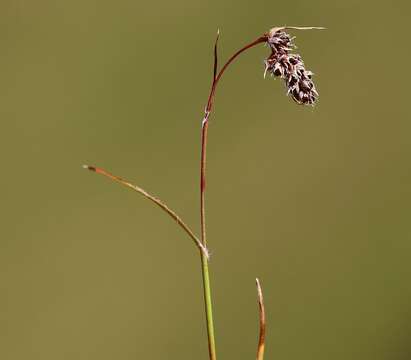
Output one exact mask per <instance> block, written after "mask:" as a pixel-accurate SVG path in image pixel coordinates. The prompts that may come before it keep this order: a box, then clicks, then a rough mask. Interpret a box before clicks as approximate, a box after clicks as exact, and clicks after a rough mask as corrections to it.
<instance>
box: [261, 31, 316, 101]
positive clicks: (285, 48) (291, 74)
mask: <svg viewBox="0 0 411 360" xmlns="http://www.w3.org/2000/svg"><path fill="white" fill-rule="evenodd" d="M293 39H294V38H292V37H291V36H290V35H289V34H288V33H286V32H285V31H284V28H273V29H271V30H270V32H269V33H268V36H267V44H268V46H269V47H270V49H271V54H270V56H269V57H268V58H267V60H266V61H265V73H264V75H265V74H266V73H267V72H269V73H271V74H272V75H273V76H275V77H280V78H281V79H284V82H285V85H286V87H287V95H290V96H291V97H292V98H293V100H294V101H295V102H297V103H298V104H302V105H314V103H315V101H316V100H317V98H318V92H317V90H316V89H315V86H314V83H313V81H312V75H313V73H312V72H311V71H308V70H306V69H305V66H304V62H303V60H302V59H301V56H300V55H298V54H291V53H290V51H292V50H294V49H295V48H296V47H295V45H294V44H293Z"/></svg>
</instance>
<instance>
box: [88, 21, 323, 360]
mask: <svg viewBox="0 0 411 360" xmlns="http://www.w3.org/2000/svg"><path fill="white" fill-rule="evenodd" d="M312 29H324V28H322V27H296V26H284V27H274V28H272V29H271V30H269V31H268V32H267V33H264V34H263V35H262V36H260V37H258V38H257V39H255V40H254V41H252V42H250V43H249V44H247V45H245V46H243V47H242V48H241V49H239V50H238V51H237V52H235V53H234V54H233V55H232V56H231V57H230V58H229V59H228V60H227V61H226V62H225V64H224V65H223V66H222V67H221V68H220V69H219V66H218V48H217V45H218V39H219V33H217V37H216V41H215V44H214V69H213V78H212V83H211V88H210V92H209V96H208V100H207V103H206V107H205V112H204V117H203V119H202V122H201V156H200V225H201V234H200V237H197V236H196V235H195V234H194V232H193V231H192V230H191V229H190V227H189V226H188V225H187V224H186V223H185V222H184V221H183V220H182V219H181V218H180V217H179V216H178V215H177V214H176V212H175V211H174V210H172V209H170V208H169V207H168V206H167V205H166V204H165V203H164V202H163V201H162V200H160V199H158V198H156V197H155V196H153V195H151V194H149V193H148V192H147V191H145V190H143V189H142V188H141V187H139V186H136V185H133V184H131V183H130V182H128V181H126V180H124V179H122V178H120V177H118V176H115V175H113V174H111V173H109V172H108V171H106V170H104V169H101V168H98V167H96V166H89V165H84V168H86V169H88V170H90V171H92V172H95V173H97V174H100V175H104V176H105V177H107V178H109V179H111V180H113V181H115V182H118V183H120V184H122V185H124V186H126V187H128V188H130V189H131V190H134V191H136V192H137V193H139V194H141V195H143V196H144V197H146V198H147V199H149V200H151V201H152V202H153V203H154V204H156V205H157V206H158V207H160V208H161V209H162V210H163V211H164V212H165V213H166V214H168V215H169V216H170V217H171V218H173V219H174V220H175V221H176V222H177V224H178V225H179V226H180V227H181V228H182V229H183V230H184V231H185V233H186V234H187V235H188V236H189V238H190V239H191V240H192V241H193V243H194V245H195V246H196V247H197V248H198V250H199V252H200V259H201V269H202V278H203V290H204V304H205V315H206V326H207V336H208V350H209V359H210V360H216V359H217V355H216V345H215V335H214V324H213V309H212V297H211V286H210V276H209V269H208V266H209V259H210V253H209V251H208V245H207V234H206V207H205V190H206V159H207V135H208V126H209V121H210V115H211V112H212V110H213V105H214V99H215V95H216V90H217V86H218V84H219V82H220V80H221V78H222V76H223V75H224V72H225V71H226V70H227V68H228V67H229V66H230V64H231V63H232V62H233V61H234V60H236V59H237V57H238V56H239V55H241V54H242V53H243V52H245V51H246V50H248V49H250V48H252V47H254V46H256V45H258V44H266V45H267V46H268V47H269V49H270V50H271V53H270V55H269V56H268V58H267V59H266V60H265V62H264V64H265V70H264V77H265V75H266V74H267V73H270V74H271V75H272V76H274V77H279V78H281V79H283V80H284V84H285V86H286V88H287V95H289V96H291V98H292V99H293V100H294V101H295V102H296V103H297V104H300V105H314V103H315V102H316V100H317V98H318V92H317V90H316V88H315V86H314V83H313V81H312V75H313V73H312V72H311V71H308V70H306V68H305V65H304V62H303V61H302V58H301V56H300V55H298V54H295V53H294V50H295V45H294V43H293V40H294V38H293V37H291V36H290V35H289V34H288V33H287V32H286V30H312ZM256 285H257V295H258V304H259V324H260V326H259V337H258V346H257V360H263V358H264V347H265V331H266V325H265V308H264V302H263V294H262V289H261V285H260V281H259V280H258V279H256Z"/></svg>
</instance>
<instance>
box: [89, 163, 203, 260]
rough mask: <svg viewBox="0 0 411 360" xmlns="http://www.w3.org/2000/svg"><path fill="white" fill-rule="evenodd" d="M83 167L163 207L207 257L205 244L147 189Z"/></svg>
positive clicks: (91, 168) (105, 172) (102, 170)
mask: <svg viewBox="0 0 411 360" xmlns="http://www.w3.org/2000/svg"><path fill="white" fill-rule="evenodd" d="M83 167H84V168H85V169H87V170H90V171H92V172H95V173H97V174H100V175H103V176H105V177H107V178H109V179H111V180H113V181H116V182H118V183H120V184H121V185H124V186H126V187H128V188H129V189H131V190H134V191H136V192H138V193H140V194H141V195H143V196H144V197H146V198H147V199H149V200H151V201H152V202H154V203H155V204H156V205H157V206H159V207H160V208H161V209H163V210H164V211H165V212H166V213H167V214H168V215H169V216H170V217H171V218H173V219H174V220H175V221H176V222H177V224H178V225H180V227H181V228H182V229H183V230H184V231H185V232H186V233H187V235H188V236H189V237H190V238H191V239H192V240H193V241H194V244H195V245H196V246H197V247H198V249H199V250H200V252H201V255H202V256H204V258H205V259H208V258H209V252H208V250H207V248H206V247H205V245H203V243H202V242H201V241H200V240H199V239H198V238H197V236H195V235H194V233H193V231H192V230H191V229H190V228H189V227H188V225H186V223H185V222H184V221H183V220H182V219H181V218H180V217H179V216H178V215H177V214H176V213H175V212H174V211H173V210H171V209H170V208H169V207H168V206H167V205H166V204H164V203H163V202H162V201H161V200H159V199H157V198H156V197H154V196H153V195H151V194H149V193H148V192H147V191H145V190H144V189H142V188H141V187H139V186H136V185H133V184H131V183H129V182H128V181H126V180H124V179H122V178H120V177H118V176H116V175H113V174H110V173H109V172H108V171H106V170H104V169H101V168H98V167H95V166H89V165H83Z"/></svg>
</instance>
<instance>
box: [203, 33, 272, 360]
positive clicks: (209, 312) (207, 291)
mask: <svg viewBox="0 0 411 360" xmlns="http://www.w3.org/2000/svg"><path fill="white" fill-rule="evenodd" d="M218 38H219V34H217V38H216V41H215V44H214V73H213V82H212V85H211V89H210V94H209V96H208V101H207V106H206V109H205V115H204V118H203V121H202V128H201V157H200V222H201V242H202V244H203V245H204V247H207V235H206V211H205V187H206V163H207V133H208V120H209V117H210V114H211V110H212V108H213V102H214V96H215V92H216V88H217V84H218V82H219V80H220V79H221V77H222V76H223V74H224V72H225V70H226V69H227V68H228V66H229V65H230V64H231V63H232V62H233V61H234V60H235V59H236V58H237V57H238V56H239V55H240V54H241V53H243V52H244V51H246V50H247V49H250V48H251V47H253V46H255V45H257V44H260V43H262V42H265V41H266V40H267V35H264V36H262V37H259V38H258V39H256V40H255V41H253V42H251V43H249V44H247V45H246V46H244V47H242V48H241V49H240V50H238V51H237V52H236V53H234V54H233V55H232V56H231V57H230V58H229V59H228V60H227V62H226V63H225V64H224V65H223V67H222V68H221V70H220V71H219V72H218V73H217V67H218V56H217V43H218ZM201 265H202V274H203V288H204V302H205V312H206V320H207V335H208V351H209V357H210V360H216V359H217V355H216V348H215V336H214V323H213V309H212V300H211V286H210V275H209V271H208V259H207V258H206V257H205V256H204V255H203V254H201Z"/></svg>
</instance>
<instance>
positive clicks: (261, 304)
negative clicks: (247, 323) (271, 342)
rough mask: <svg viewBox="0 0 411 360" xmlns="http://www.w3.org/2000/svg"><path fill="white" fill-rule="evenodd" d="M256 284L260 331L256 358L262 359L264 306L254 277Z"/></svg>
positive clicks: (258, 283)
mask: <svg viewBox="0 0 411 360" xmlns="http://www.w3.org/2000/svg"><path fill="white" fill-rule="evenodd" d="M255 282H256V284H257V296H258V308H259V310H260V317H259V318H260V332H259V336H258V347H257V360H263V359H264V348H265V329H266V325H265V308H264V299H263V291H262V290H261V284H260V280H258V279H255Z"/></svg>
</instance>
